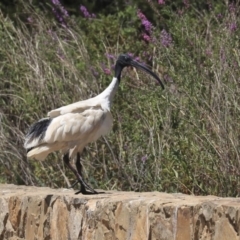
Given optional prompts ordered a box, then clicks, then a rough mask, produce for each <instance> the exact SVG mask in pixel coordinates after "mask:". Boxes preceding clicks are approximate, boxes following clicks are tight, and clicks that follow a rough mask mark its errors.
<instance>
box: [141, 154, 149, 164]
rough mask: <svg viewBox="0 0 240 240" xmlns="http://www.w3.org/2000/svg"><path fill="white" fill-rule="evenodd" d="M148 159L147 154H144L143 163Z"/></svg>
mask: <svg viewBox="0 0 240 240" xmlns="http://www.w3.org/2000/svg"><path fill="white" fill-rule="evenodd" d="M147 159H148V157H147V155H145V156H143V157H142V158H141V160H142V162H143V163H145V162H146V161H147Z"/></svg>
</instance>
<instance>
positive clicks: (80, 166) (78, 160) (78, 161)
mask: <svg viewBox="0 0 240 240" xmlns="http://www.w3.org/2000/svg"><path fill="white" fill-rule="evenodd" d="M76 168H77V171H78V174H79V175H80V176H81V179H82V182H80V184H81V190H80V191H78V192H76V194H78V193H80V192H82V191H86V188H88V189H89V190H90V191H91V192H93V193H95V194H97V193H98V192H96V191H95V190H94V189H92V188H91V187H90V186H89V185H88V184H87V183H86V182H85V181H84V179H83V177H82V176H83V175H82V163H81V157H80V153H77V160H76Z"/></svg>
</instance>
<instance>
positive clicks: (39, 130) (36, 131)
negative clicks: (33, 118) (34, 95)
mask: <svg viewBox="0 0 240 240" xmlns="http://www.w3.org/2000/svg"><path fill="white" fill-rule="evenodd" d="M51 122H52V118H42V119H40V120H39V121H38V122H36V123H34V124H32V125H31V126H30V128H29V130H28V132H27V134H26V138H29V140H30V141H32V140H33V139H36V138H39V139H43V138H44V136H45V133H46V131H47V128H48V126H49V125H50V123H51ZM30 150H31V149H30ZM30 150H29V151H30Z"/></svg>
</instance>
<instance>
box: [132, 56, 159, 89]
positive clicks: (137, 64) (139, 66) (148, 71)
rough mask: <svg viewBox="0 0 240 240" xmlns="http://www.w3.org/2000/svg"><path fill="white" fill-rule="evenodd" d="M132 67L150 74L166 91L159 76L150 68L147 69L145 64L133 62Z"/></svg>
mask: <svg viewBox="0 0 240 240" xmlns="http://www.w3.org/2000/svg"><path fill="white" fill-rule="evenodd" d="M130 64H131V66H133V67H135V68H140V69H142V70H143V71H145V72H147V73H149V74H150V75H151V76H152V77H154V78H155V79H156V80H157V81H158V82H159V84H160V85H161V87H162V89H164V85H163V83H162V81H161V80H160V78H159V77H158V76H157V74H156V73H154V72H152V71H151V70H150V69H149V68H147V67H146V66H144V65H143V64H141V63H139V62H137V61H135V60H132V61H131V63H130Z"/></svg>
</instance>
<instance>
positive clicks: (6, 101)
mask: <svg viewBox="0 0 240 240" xmlns="http://www.w3.org/2000/svg"><path fill="white" fill-rule="evenodd" d="M37 2H38V1H37ZM83 2H84V1H83ZM85 2H88V1H85ZM96 2H101V1H96ZM123 2H124V4H121V5H117V4H115V5H114V8H113V7H112V8H110V6H109V9H110V10H109V11H111V12H110V14H109V13H108V12H107V10H106V7H102V8H101V7H99V8H97V7H96V5H97V3H96V4H95V5H94V4H93V3H91V4H88V5H82V6H80V4H79V6H78V7H77V6H76V4H75V5H74V6H73V5H66V6H63V5H62V3H60V2H59V1H57V0H52V1H49V2H48V1H46V2H45V5H37V3H36V4H33V5H31V4H30V3H27V1H23V2H20V1H19V3H18V5H16V6H15V8H14V9H13V8H11V9H9V8H8V6H5V5H3V4H2V5H0V6H1V9H2V11H0V163H1V164H0V182H1V183H14V184H26V185H37V186H51V187H56V188H57V187H66V186H68V185H69V183H73V182H74V180H75V178H74V176H73V175H71V173H70V172H69V171H68V170H67V171H66V169H65V166H64V165H63V162H62V161H61V160H60V159H61V154H60V153H54V154H51V155H50V156H49V157H48V159H47V160H46V161H45V162H38V161H35V160H29V159H26V152H25V149H24V148H23V142H24V135H25V133H26V131H27V129H28V127H29V126H30V125H31V124H32V123H34V122H35V121H36V120H38V119H40V118H43V117H45V116H46V115H47V112H48V111H50V110H51V109H55V108H57V107H60V106H63V105H66V104H70V103H72V102H75V101H79V100H84V99H86V98H89V97H92V96H95V95H97V94H99V93H100V92H101V91H102V90H104V89H105V88H106V87H107V85H108V84H109V83H110V81H111V79H112V75H113V69H112V66H113V64H114V62H115V60H116V58H117V56H118V55H119V54H120V53H123V52H124V53H130V54H132V55H133V56H135V57H136V58H137V59H138V60H139V61H141V62H143V63H145V64H147V65H149V66H150V67H151V68H152V69H153V71H155V72H157V73H158V74H159V76H160V77H161V79H162V80H163V81H164V82H165V86H166V89H165V90H164V91H162V89H161V87H159V86H157V85H156V83H155V81H154V80H153V79H151V78H149V76H146V75H144V74H142V73H141V72H139V71H135V70H134V69H125V70H124V73H123V77H122V81H121V85H120V88H119V90H118V92H117V95H116V97H115V100H114V105H113V108H112V113H113V116H114V119H115V122H114V127H113V131H112V132H111V134H110V135H109V136H107V137H105V138H102V139H100V140H99V141H98V142H96V143H94V144H90V145H89V146H88V147H87V148H86V151H85V152H84V155H83V157H82V159H83V165H84V174H85V177H86V179H87V181H88V182H89V183H91V185H92V186H93V187H95V188H103V189H117V190H126V191H130V190H133V191H153V190H157V191H166V192H182V193H187V194H197V195H200V194H201V195H207V194H214V195H218V196H239V195H240V181H239V177H240V97H239V96H240V78H239V76H240V71H239V69H240V68H239V67H240V46H239V44H240V41H239V40H240V39H239V36H240V29H239V26H240V20H239V13H240V7H239V6H240V5H239V4H237V3H235V2H228V4H227V3H226V2H223V1H215V2H214V4H212V5H211V4H210V3H208V1H207V3H205V2H206V1H205V2H204V3H202V1H196V3H191V4H190V1H189V2H188V1H183V2H181V1H176V2H175V3H174V4H173V3H171V2H172V1H167V0H165V1H163V0H162V1H161V0H159V1H156V2H154V1H123ZM193 2H195V1H193ZM86 6H87V7H86Z"/></svg>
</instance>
